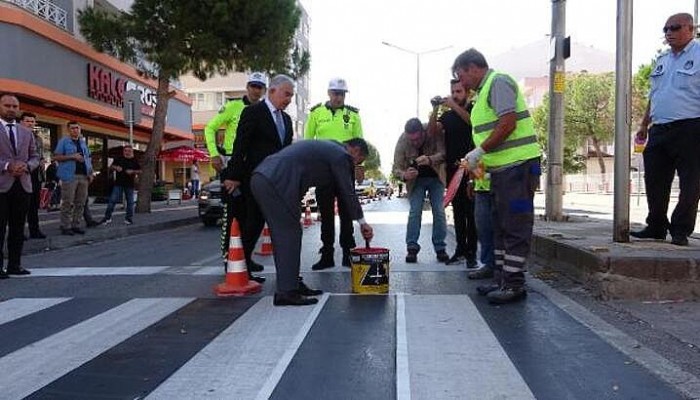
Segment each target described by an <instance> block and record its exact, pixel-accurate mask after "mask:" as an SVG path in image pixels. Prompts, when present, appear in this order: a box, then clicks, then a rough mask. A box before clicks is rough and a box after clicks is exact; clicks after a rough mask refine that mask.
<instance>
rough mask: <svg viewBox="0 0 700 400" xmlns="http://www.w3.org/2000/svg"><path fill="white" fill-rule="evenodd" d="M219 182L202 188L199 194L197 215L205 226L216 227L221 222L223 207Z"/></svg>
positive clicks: (212, 182) (215, 181)
mask: <svg viewBox="0 0 700 400" xmlns="http://www.w3.org/2000/svg"><path fill="white" fill-rule="evenodd" d="M225 206H226V205H225V204H224V203H223V201H222V196H221V182H220V181H219V180H214V181H211V182H209V183H207V184H206V185H204V186H202V188H201V190H200V192H199V200H198V207H197V213H198V215H199V219H201V220H202V222H203V223H204V225H205V226H217V225H220V224H221V223H222V222H223V218H224V207H225Z"/></svg>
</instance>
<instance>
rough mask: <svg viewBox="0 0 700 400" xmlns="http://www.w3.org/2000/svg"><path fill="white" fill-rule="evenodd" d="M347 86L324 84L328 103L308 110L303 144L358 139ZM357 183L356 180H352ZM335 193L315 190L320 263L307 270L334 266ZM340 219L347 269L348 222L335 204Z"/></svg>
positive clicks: (338, 81) (356, 115)
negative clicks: (318, 214)
mask: <svg viewBox="0 0 700 400" xmlns="http://www.w3.org/2000/svg"><path fill="white" fill-rule="evenodd" d="M347 92H348V84H347V82H346V81H345V79H342V78H334V79H331V81H330V82H329V83H328V97H329V101H327V102H326V103H325V104H321V103H319V104H317V105H315V106H313V107H312V108H311V112H310V113H309V117H308V119H307V121H306V131H305V132H304V139H305V140H334V141H336V142H339V143H344V142H346V141H348V140H350V139H354V138H360V139H361V138H362V122H361V121H360V114H359V110H358V109H357V108H355V107H352V106H349V105H347V104H345V94H346V93H347ZM356 178H357V179H360V178H359V177H356ZM334 200H335V189H334V188H333V187H330V186H326V187H317V188H316V202H317V204H318V211H319V213H320V214H321V242H323V246H322V247H321V251H320V253H321V259H320V260H319V261H318V262H317V263H315V264H314V265H312V266H311V269H313V270H315V271H317V270H322V269H326V268H331V267H333V266H335V260H334V253H335V250H334V247H333V245H334V243H335V215H334V207H333V204H334V202H335V201H334ZM338 214H339V217H340V235H339V240H340V247H341V248H342V249H343V259H342V265H343V266H346V267H349V266H350V249H352V248H354V247H355V238H354V236H353V227H352V218H350V217H349V216H348V213H347V212H346V210H345V209H344V207H343V206H342V202H340V201H338Z"/></svg>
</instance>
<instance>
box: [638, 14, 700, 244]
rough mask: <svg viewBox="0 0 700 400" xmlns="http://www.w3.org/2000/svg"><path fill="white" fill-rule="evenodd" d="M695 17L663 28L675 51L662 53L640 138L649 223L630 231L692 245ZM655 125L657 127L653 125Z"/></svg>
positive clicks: (698, 184) (699, 167)
mask: <svg viewBox="0 0 700 400" xmlns="http://www.w3.org/2000/svg"><path fill="white" fill-rule="evenodd" d="M693 27H694V24H693V17H692V16H691V15H690V14H675V15H672V16H671V17H670V18H669V19H668V21H666V25H665V26H664V28H663V31H664V35H665V37H666V42H668V44H669V46H670V47H671V49H670V50H668V51H666V52H664V53H661V55H659V57H658V58H657V59H656V64H655V67H654V69H653V71H652V72H651V75H650V77H649V78H650V79H651V91H650V92H649V104H648V105H647V109H646V112H645V114H644V118H643V119H642V123H641V126H640V127H639V131H638V132H637V138H638V139H641V140H645V139H646V138H647V132H648V136H649V141H648V142H647V145H646V147H645V149H644V183H645V185H646V189H647V204H648V205H649V214H648V215H647V221H646V222H647V227H646V228H644V229H643V230H641V231H637V232H631V233H630V235H631V236H633V237H636V238H641V239H665V238H666V233H667V232H668V231H670V233H671V243H673V244H675V245H677V246H687V245H688V236H690V234H691V233H693V230H695V220H696V218H697V213H698V200H699V199H700V111H699V110H700V72H699V71H700V45H699V44H698V43H697V42H696V41H695V40H693V38H694V36H695V35H694V31H693ZM649 125H651V128H649ZM676 172H677V173H678V181H679V185H680V193H679V194H678V203H677V204H676V208H675V209H674V210H673V214H672V215H671V221H670V223H669V220H668V216H667V213H668V202H669V198H670V195H671V183H672V182H673V176H674V175H675V173H676Z"/></svg>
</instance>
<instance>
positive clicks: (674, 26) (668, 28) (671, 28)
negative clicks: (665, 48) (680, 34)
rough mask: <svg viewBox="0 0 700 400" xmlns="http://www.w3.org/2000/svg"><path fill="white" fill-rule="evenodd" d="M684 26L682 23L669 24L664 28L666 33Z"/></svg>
mask: <svg viewBox="0 0 700 400" xmlns="http://www.w3.org/2000/svg"><path fill="white" fill-rule="evenodd" d="M682 27H683V25H682V24H675V25H667V26H664V28H663V29H662V30H663V31H664V33H668V32H669V31H671V32H676V31H678V30H680V29H681V28H682Z"/></svg>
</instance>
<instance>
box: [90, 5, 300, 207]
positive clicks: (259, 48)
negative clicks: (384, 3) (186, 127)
mask: <svg viewBox="0 0 700 400" xmlns="http://www.w3.org/2000/svg"><path fill="white" fill-rule="evenodd" d="M299 17H300V11H299V9H298V7H297V5H296V1H295V0H256V1H240V0H198V1H183V0H135V1H134V2H133V5H132V7H131V10H130V12H129V13H123V14H119V15H115V14H110V13H106V12H104V11H100V10H98V9H96V8H87V9H85V10H81V11H79V12H78V20H79V22H80V30H81V33H82V35H83V36H84V37H85V38H86V39H87V41H88V42H89V43H90V44H91V45H92V46H93V47H94V48H95V49H97V50H98V51H101V52H104V53H108V54H110V55H113V56H115V57H117V58H119V59H120V60H122V61H125V62H128V63H130V64H132V65H135V66H136V67H137V68H138V70H139V72H140V73H141V74H143V75H144V76H147V77H149V78H153V79H156V80H157V81H158V85H157V89H156V97H157V105H156V109H155V116H154V121H153V133H152V135H151V140H150V142H149V144H148V147H147V148H146V153H145V155H144V158H143V165H142V170H143V173H142V175H141V179H140V183H139V196H138V204H137V208H136V209H137V212H150V208H151V205H150V198H151V191H152V189H153V182H154V178H155V170H156V155H157V153H158V151H159V150H160V147H161V141H162V139H163V131H164V128H165V118H166V115H167V113H168V100H169V99H170V98H171V97H172V96H173V95H174V92H173V91H171V90H170V80H171V79H176V78H178V77H179V76H181V75H183V74H186V73H190V72H191V73H193V74H194V75H195V76H196V77H198V78H199V79H202V80H204V79H206V78H207V77H208V76H211V75H212V74H214V73H220V74H225V73H226V72H229V71H231V70H238V71H244V70H247V69H254V70H265V71H287V72H294V71H288V70H289V69H290V68H291V67H292V66H295V65H297V64H295V62H296V61H295V60H290V53H291V51H290V50H292V44H293V38H294V31H295V29H296V28H297V26H298V24H299ZM297 53H299V54H298V55H297V58H298V59H299V61H303V60H302V59H303V58H304V57H305V58H306V63H307V65H306V69H305V70H308V55H306V56H304V55H303V52H301V53H300V52H298V51H297ZM297 66H298V65H297ZM305 70H304V69H302V68H297V70H296V72H297V73H301V72H305Z"/></svg>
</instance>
